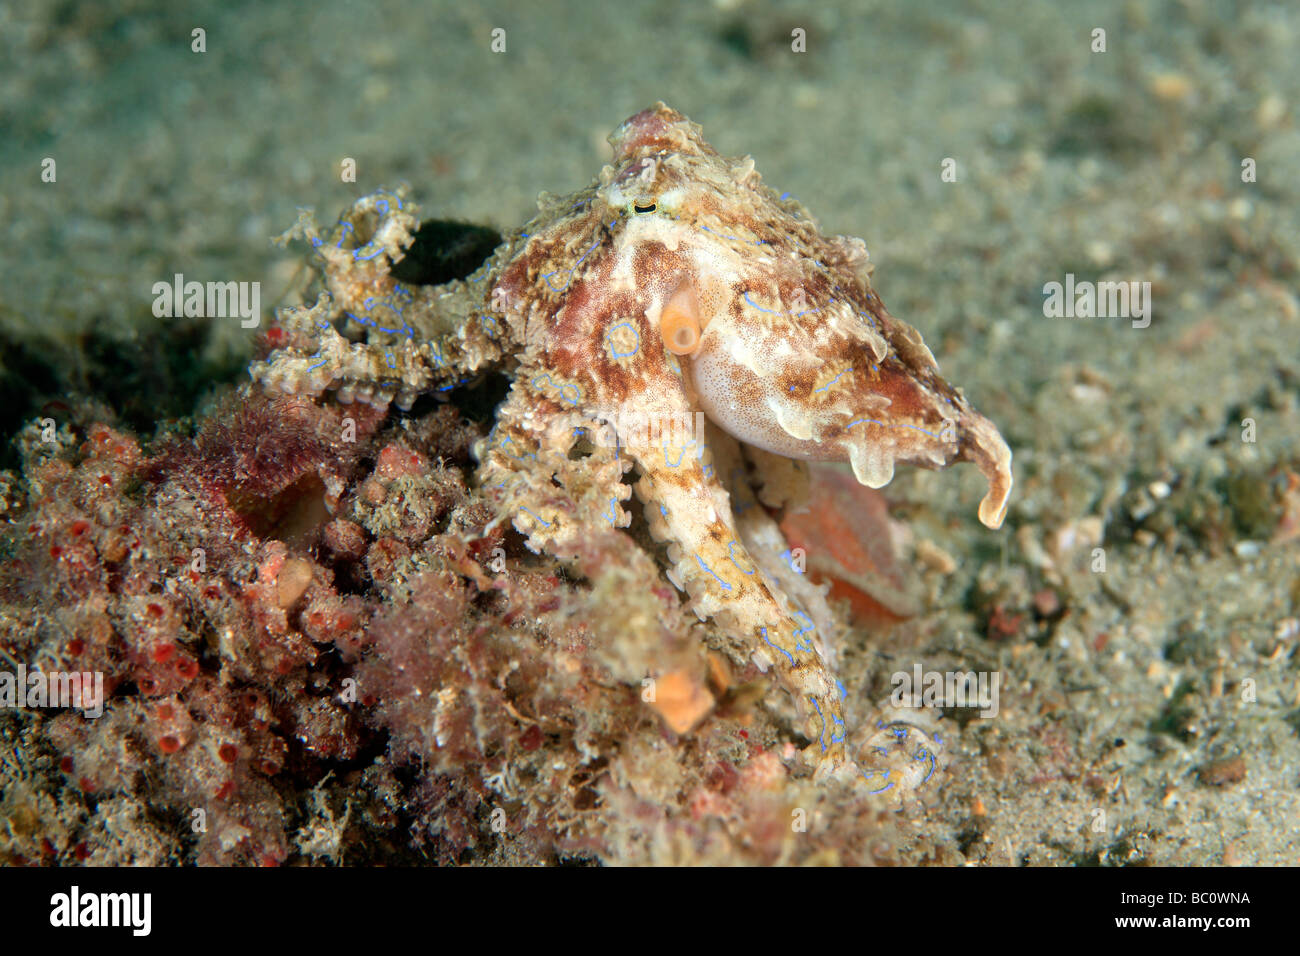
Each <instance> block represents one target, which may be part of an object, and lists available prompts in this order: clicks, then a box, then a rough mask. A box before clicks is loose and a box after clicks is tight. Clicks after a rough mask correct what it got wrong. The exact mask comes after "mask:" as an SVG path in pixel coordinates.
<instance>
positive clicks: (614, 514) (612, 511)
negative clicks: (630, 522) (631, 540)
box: [609, 498, 618, 527]
mask: <svg viewBox="0 0 1300 956" xmlns="http://www.w3.org/2000/svg"><path fill="white" fill-rule="evenodd" d="M609 523H610V524H611V525H613V526H614V527H618V499H617V498H610V499H609Z"/></svg>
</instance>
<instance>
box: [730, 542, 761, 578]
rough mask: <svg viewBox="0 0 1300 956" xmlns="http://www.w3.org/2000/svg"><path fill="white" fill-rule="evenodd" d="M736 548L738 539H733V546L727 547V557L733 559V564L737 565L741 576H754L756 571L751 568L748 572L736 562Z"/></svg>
mask: <svg viewBox="0 0 1300 956" xmlns="http://www.w3.org/2000/svg"><path fill="white" fill-rule="evenodd" d="M735 547H736V539H735V538H732V539H731V544H729V545H727V557H728V558H730V559H731V563H732V564H734V565H736V570H737V571H739V572H740V573H741V574H753V573H754V570H755V569H754V568H750V569H749V570H748V571H746V570H745V569H744V568H742V567H741V566H740V565H739V564H738V563H737V562H736V552H735Z"/></svg>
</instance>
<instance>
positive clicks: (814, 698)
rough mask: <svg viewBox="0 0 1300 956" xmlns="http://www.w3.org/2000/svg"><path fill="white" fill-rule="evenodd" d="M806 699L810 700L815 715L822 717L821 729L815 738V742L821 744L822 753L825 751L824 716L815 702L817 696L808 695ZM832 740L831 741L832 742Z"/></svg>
mask: <svg viewBox="0 0 1300 956" xmlns="http://www.w3.org/2000/svg"><path fill="white" fill-rule="evenodd" d="M808 699H809V700H810V701H812V705H813V709H814V710H816V711H817V716H818V717H821V719H822V729H821V733H820V735H819V736H818V738H817V742H818V743H820V744H821V745H822V753H825V752H826V718H825V717H823V716H822V709H821V707H819V706H818V704H817V698H816V697H809V698H808ZM833 742H834V741H832V743H833Z"/></svg>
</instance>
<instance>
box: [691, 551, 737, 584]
mask: <svg viewBox="0 0 1300 956" xmlns="http://www.w3.org/2000/svg"><path fill="white" fill-rule="evenodd" d="M695 560H696V561H698V562H699V563H700V567H702V568H703V569H704V570H705V571H707V572H709V574H712V575H713V579H714V580H715V581H717V582H718V583H719V584H721V585H722V589H723V590H724V591H730V590H731V585H730V584H728V583H727V582H726V581H724V580H722V578H720V577H718V575H717V573H716V572H714V570H713V569H712V568H711V567H709V566H708V565H707V564H705V563H704V559H703V558H701V557H700V555H699V553H698V552H697V553H696V555H695Z"/></svg>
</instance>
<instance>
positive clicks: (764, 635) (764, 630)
mask: <svg viewBox="0 0 1300 956" xmlns="http://www.w3.org/2000/svg"><path fill="white" fill-rule="evenodd" d="M758 633H759V634H760V635H761V636H762V638H763V640H764V641H765V642H766V643H767V646H768V647H771V648H775V649H776V650H778V651H780V652H781V653H782V654H784V655H785V656H786V657H787V658H788V659H789V661H790V666H791V667H794V666H795V665H794V655H793V654H791V653H790V652H789V651H787V650H786V649H785V648H784V647H781V646H780V645H779V644H773V643H772V642H771V641H770V640H768V637H767V628H765V627H760V628H759V629H758Z"/></svg>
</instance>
